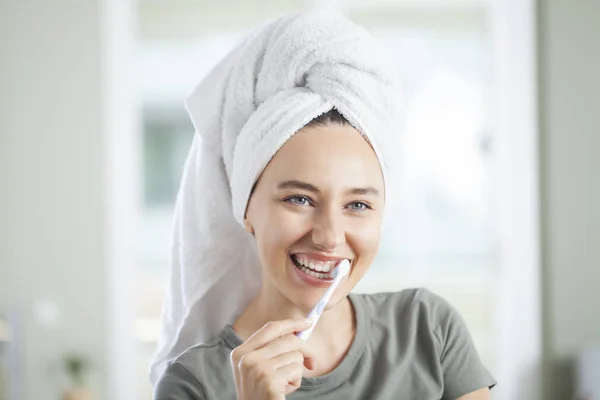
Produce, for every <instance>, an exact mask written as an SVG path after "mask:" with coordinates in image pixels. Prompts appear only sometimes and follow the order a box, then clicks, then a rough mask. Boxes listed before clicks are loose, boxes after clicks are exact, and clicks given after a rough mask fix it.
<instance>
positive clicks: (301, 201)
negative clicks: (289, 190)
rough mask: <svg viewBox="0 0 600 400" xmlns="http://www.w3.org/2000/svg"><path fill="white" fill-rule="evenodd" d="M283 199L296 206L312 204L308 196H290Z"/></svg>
mask: <svg viewBox="0 0 600 400" xmlns="http://www.w3.org/2000/svg"><path fill="white" fill-rule="evenodd" d="M283 201H285V202H286V203H291V204H294V205H296V206H309V205H310V204H311V203H310V199H309V198H308V197H306V196H290V197H287V198H285V199H284V200H283Z"/></svg>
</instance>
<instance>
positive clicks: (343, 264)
mask: <svg viewBox="0 0 600 400" xmlns="http://www.w3.org/2000/svg"><path fill="white" fill-rule="evenodd" d="M348 272H350V261H348V260H342V261H340V263H339V264H338V265H337V266H336V267H335V271H334V274H335V277H334V278H333V282H332V283H331V285H330V286H329V287H328V288H327V291H326V292H325V294H324V295H323V297H322V298H321V301H319V302H318V303H317V305H316V306H315V307H314V308H313V309H312V310H310V312H309V313H308V315H307V316H306V318H307V319H311V320H312V325H311V327H310V328H308V329H307V330H305V331H302V332H298V333H296V336H297V337H298V338H300V339H302V340H307V339H308V337H309V336H310V334H311V333H312V331H313V329H315V326H316V325H317V322H318V321H319V318H321V313H323V310H324V309H325V306H326V305H327V303H328V302H329V299H331V295H333V292H334V291H335V289H336V288H337V287H338V285H339V284H340V282H341V280H342V278H343V277H344V276H346V275H347V274H348Z"/></svg>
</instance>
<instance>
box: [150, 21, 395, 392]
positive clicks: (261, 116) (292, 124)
mask: <svg viewBox="0 0 600 400" xmlns="http://www.w3.org/2000/svg"><path fill="white" fill-rule="evenodd" d="M186 106H187V110H188V113H189V115H190V117H191V119H192V122H193V124H194V127H195V129H196V133H197V134H196V135H194V140H193V144H192V147H191V149H190V153H189V155H188V158H187V161H186V164H185V168H184V173H183V179H182V182H181V188H180V190H179V194H178V197H177V202H176V207H175V220H174V231H173V240H172V247H171V274H170V281H169V286H168V288H167V292H166V299H165V303H164V308H163V314H162V330H161V335H160V341H159V345H158V349H157V352H156V354H155V357H154V360H153V362H152V367H151V372H150V378H151V380H152V382H155V381H156V380H157V379H158V377H159V376H160V375H161V374H162V372H163V371H164V369H165V367H166V362H167V361H168V360H170V359H172V358H174V357H176V356H177V355H178V354H180V353H181V352H183V351H184V350H185V349H187V348H188V347H190V346H192V345H194V344H197V343H202V342H205V341H207V340H208V339H210V338H212V337H214V336H216V335H217V334H218V332H219V331H220V330H221V329H222V328H223V327H224V326H225V325H226V324H229V323H232V322H233V321H234V320H235V318H236V317H237V316H239V315H240V314H241V312H242V311H243V310H244V308H245V307H246V305H247V304H248V302H249V301H250V300H251V299H252V298H253V297H254V296H255V295H256V294H257V292H258V289H259V287H260V284H261V269H260V263H259V260H258V255H257V252H256V246H255V244H254V240H253V237H252V236H251V235H250V234H248V233H247V232H246V231H245V230H244V229H243V225H242V223H243V219H244V214H245V210H246V204H247V202H248V198H249V195H250V192H251V189H252V186H253V185H254V183H255V181H256V179H257V178H258V177H259V175H260V173H261V172H262V170H263V168H264V167H265V166H266V164H267V163H268V162H269V160H270V159H271V158H272V157H273V156H274V155H275V153H276V152H277V150H278V149H279V148H281V146H283V145H284V143H285V142H286V140H288V139H289V138H290V137H291V136H292V135H293V134H294V133H296V132H297V131H298V130H299V129H301V128H302V127H303V126H304V125H305V124H307V123H308V122H309V121H311V120H312V119H314V118H315V117H317V116H319V115H321V114H323V113H325V112H327V111H329V110H331V109H332V108H334V107H335V108H336V109H337V110H338V111H339V112H340V113H341V114H342V115H344V117H346V119H347V120H348V121H349V122H350V123H351V124H352V125H353V126H354V127H355V128H357V129H358V130H359V131H360V132H361V133H362V134H363V136H364V137H365V138H366V139H367V140H368V141H369V142H370V143H371V145H372V147H373V148H374V150H375V153H376V155H377V157H378V158H379V161H380V164H381V165H382V170H383V172H384V179H385V176H386V171H385V165H384V159H385V157H384V154H383V152H384V150H385V149H386V143H385V142H386V138H393V137H394V136H396V135H397V134H398V131H399V129H400V122H401V116H402V114H401V104H400V102H399V87H398V79H397V75H396V72H395V71H394V68H393V66H392V64H391V63H390V62H389V60H387V58H386V57H385V55H384V54H383V52H382V50H381V49H380V48H379V46H378V45H377V43H376V42H375V40H374V39H373V38H372V37H371V36H370V35H369V34H368V33H367V31H366V30H364V29H363V28H361V27H359V26H357V25H355V24H354V23H352V22H351V21H349V20H348V19H346V18H345V17H343V16H342V15H340V14H338V13H335V12H325V11H320V12H302V13H295V14H291V15H286V16H283V17H280V18H278V19H276V20H274V21H273V22H271V23H269V24H267V25H266V26H265V27H263V28H262V29H259V30H257V31H256V32H254V33H253V34H252V35H250V37H248V38H247V39H246V40H245V41H244V42H242V43H241V44H240V45H239V46H237V47H236V48H235V49H234V50H233V51H232V52H231V53H230V54H229V55H228V56H227V57H226V58H225V59H223V60H222V61H221V62H220V63H219V64H218V65H217V66H216V67H215V68H214V69H213V70H212V71H211V72H210V73H209V74H208V76H207V77H206V78H205V79H204V80H203V81H202V82H201V83H200V84H199V86H198V87H197V88H196V89H195V90H194V91H193V93H192V95H191V96H190V97H189V98H188V100H187V103H186ZM387 147H390V146H387ZM386 186H387V185H386ZM386 192H387V190H386Z"/></svg>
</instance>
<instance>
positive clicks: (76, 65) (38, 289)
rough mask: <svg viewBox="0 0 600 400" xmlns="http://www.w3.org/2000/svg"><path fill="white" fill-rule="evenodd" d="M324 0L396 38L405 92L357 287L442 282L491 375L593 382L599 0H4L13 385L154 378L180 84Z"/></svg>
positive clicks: (23, 390) (519, 394)
mask: <svg viewBox="0 0 600 400" xmlns="http://www.w3.org/2000/svg"><path fill="white" fill-rule="evenodd" d="M322 7H329V8H337V9H340V10H342V11H343V12H344V13H345V14H346V15H348V16H349V17H350V18H351V19H353V20H354V21H356V22H358V23H360V24H361V25H363V26H365V27H366V28H367V29H369V30H370V31H371V32H372V33H373V35H374V36H375V37H376V38H377V39H378V40H380V41H381V42H382V43H383V44H384V45H385V46H386V48H387V50H388V51H389V55H390V56H391V57H392V58H393V59H394V61H395V62H396V64H397V67H398V70H399V72H400V74H401V76H402V77H403V83H404V95H405V97H406V104H407V133H406V138H405V146H404V148H402V149H398V155H399V157H401V158H402V163H403V171H404V179H403V184H402V187H398V188H394V190H396V191H397V192H398V193H399V194H401V196H399V197H400V198H399V200H398V201H397V202H395V203H394V204H391V205H390V206H391V208H392V212H391V213H390V218H391V221H389V223H388V226H389V229H388V231H387V232H386V233H387V235H386V237H385V240H384V241H383V243H382V247H381V252H380V255H379V257H378V258H377V260H376V262H375V263H374V265H373V266H372V268H371V270H370V271H369V273H368V274H367V275H366V276H365V278H364V279H363V280H362V281H361V283H360V284H359V286H358V287H357V288H356V291H359V292H377V291H389V290H400V289H402V288H407V287H415V286H425V287H428V288H429V289H431V290H433V291H434V292H436V293H438V294H440V295H442V296H444V297H446V298H447V299H448V300H449V301H450V302H451V303H452V304H453V305H454V306H455V307H456V308H458V309H459V311H460V313H461V315H462V316H463V317H464V319H465V320H466V322H467V324H468V326H469V328H470V331H471V333H472V335H473V338H474V340H475V343H476V346H477V348H478V350H479V352H480V354H481V356H482V358H483V360H484V362H485V363H486V365H487V366H488V368H489V369H490V370H491V371H492V373H493V374H494V376H495V377H496V378H497V380H498V382H499V385H498V387H497V388H495V389H494V390H493V398H494V399H502V400H514V399H527V400H537V399H540V400H541V399H548V400H564V399H572V398H574V397H575V396H579V398H585V399H593V398H595V399H600V390H599V388H598V385H599V384H598V382H600V354H599V353H600V350H598V349H599V346H600V268H599V267H600V208H599V205H600V180H599V179H598V177H597V174H598V173H599V172H600V157H598V152H599V151H600V128H599V126H600V124H599V122H598V113H599V112H600V108H599V104H600V97H599V93H600V84H599V82H600V80H599V79H598V76H597V74H598V71H600V24H598V18H599V17H600V2H598V1H594V0H581V1H569V0H546V1H544V0H538V1H534V0H504V1H502V0H497V1H491V0H490V1H484V0H377V1H374V0H371V1H367V0H363V1H361V0H339V1H308V0H278V1H274V0H244V1H242V0H221V1H218V2H214V1H208V0H168V1H166V0H138V1H137V2H136V1H134V0H86V1H69V0H54V1H31V0H24V1H18V0H0V66H1V70H0V94H1V97H0V101H1V103H0V105H1V107H0V162H1V164H0V183H1V185H0V400H5V399H11V400H34V399H35V400H45V399H81V400H88V399H97V400H99V399H117V400H121V399H122V400H125V399H128V400H129V399H151V386H150V384H149V381H148V378H147V372H148V363H149V361H150V358H151V356H152V353H153V351H154V349H155V346H156V340H157V334H158V329H159V319H160V313H161V304H162V299H163V295H164V288H165V285H166V283H167V279H168V257H169V237H170V231H171V219H172V211H173V205H174V201H175V196H176V193H177V189H178V185H179V179H180V174H181V171H182V166H183V162H184V160H185V157H186V155H187V151H188V147H189V145H190V143H191V139H192V137H193V128H192V125H191V122H190V120H189V119H188V117H187V114H186V112H185V109H184V107H183V101H184V99H185V97H186V96H187V95H188V94H189V93H190V92H191V91H192V89H193V88H194V86H195V85H196V84H197V83H198V82H199V81H200V80H201V79H202V77H203V76H204V75H206V73H207V72H208V71H209V70H210V69H211V68H212V67H213V66H214V65H215V64H216V63H217V61H218V60H219V59H220V58H221V57H222V56H223V55H225V54H226V53H227V52H228V51H229V50H230V49H231V48H232V47H233V46H234V45H235V44H236V43H237V42H238V41H239V40H240V39H241V38H242V37H243V36H244V35H245V34H247V33H248V32H250V31H251V30H252V29H253V28H255V27H256V26H257V25H259V24H262V23H264V22H265V21H268V20H270V19H272V18H274V17H276V16H278V15H280V14H282V13H285V12H289V11H294V10H301V9H310V8H322ZM594 385H596V386H594Z"/></svg>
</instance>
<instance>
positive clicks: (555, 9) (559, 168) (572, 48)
mask: <svg viewBox="0 0 600 400" xmlns="http://www.w3.org/2000/svg"><path fill="white" fill-rule="evenodd" d="M538 7H539V12H538V17H539V31H538V32H539V44H540V48H539V72H540V110H541V115H540V119H541V121H540V122H541V134H540V142H541V155H542V163H541V169H542V176H541V183H542V199H543V203H542V208H543V213H542V216H543V226H542V228H543V233H544V237H543V240H544V260H543V265H544V282H543V287H544V296H543V304H544V341H545V345H544V347H545V348H544V354H545V365H546V370H545V380H544V382H545V385H544V387H545V394H544V397H543V398H544V399H549V400H553V399H556V400H562V399H569V398H571V396H572V390H573V376H572V374H573V369H572V363H573V360H574V357H576V355H577V353H578V352H579V351H580V350H581V348H582V347H583V346H586V345H589V344H592V343H599V342H600V176H599V174H600V77H599V73H600V23H599V18H600V2H598V1H594V0H581V1H569V0H546V1H542V0H540V1H539V4H538Z"/></svg>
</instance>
